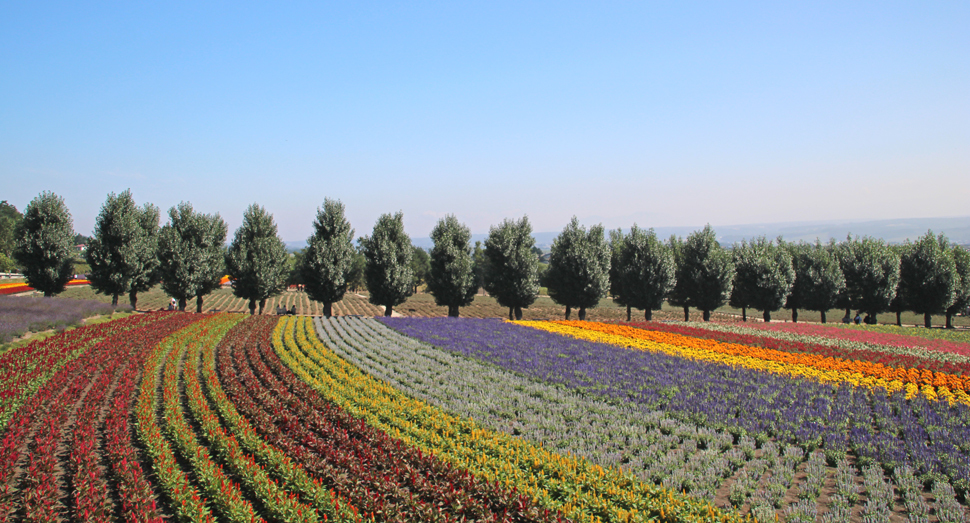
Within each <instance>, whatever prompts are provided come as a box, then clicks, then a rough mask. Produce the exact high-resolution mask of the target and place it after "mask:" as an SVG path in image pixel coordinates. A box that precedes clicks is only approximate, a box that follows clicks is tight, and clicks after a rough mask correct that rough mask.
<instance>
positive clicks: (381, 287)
mask: <svg viewBox="0 0 970 523" xmlns="http://www.w3.org/2000/svg"><path fill="white" fill-rule="evenodd" d="M360 245H361V250H362V251H363V253H364V257H365V258H366V259H367V265H366V266H365V268H364V280H365V281H366V282H367V291H368V292H369V293H370V297H369V300H370V302H371V303H373V304H374V305H383V306H384V315H385V316H390V315H391V314H393V310H394V307H395V306H397V305H400V304H402V303H404V300H406V299H407V298H408V296H410V295H411V294H412V292H413V285H414V272H413V269H412V268H411V257H412V256H413V255H414V247H413V246H412V245H411V238H409V237H408V235H407V234H405V232H404V214H403V213H401V212H397V213H395V214H393V215H391V214H382V215H381V216H380V218H378V219H377V223H375V224H374V231H373V232H372V233H371V235H370V236H364V238H362V239H361V242H360Z"/></svg>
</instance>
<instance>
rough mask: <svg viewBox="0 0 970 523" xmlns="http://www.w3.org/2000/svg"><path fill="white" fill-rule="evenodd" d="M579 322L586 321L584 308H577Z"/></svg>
mask: <svg viewBox="0 0 970 523" xmlns="http://www.w3.org/2000/svg"><path fill="white" fill-rule="evenodd" d="M579 321H586V307H580V308H579Z"/></svg>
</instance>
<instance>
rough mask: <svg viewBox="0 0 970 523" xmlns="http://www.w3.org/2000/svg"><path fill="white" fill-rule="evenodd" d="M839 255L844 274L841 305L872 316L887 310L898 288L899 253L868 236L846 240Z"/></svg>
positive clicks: (837, 252) (840, 245)
mask: <svg viewBox="0 0 970 523" xmlns="http://www.w3.org/2000/svg"><path fill="white" fill-rule="evenodd" d="M836 254H837V256H838V259H839V266H840V267H841V268H842V273H843V274H844V275H845V291H844V298H843V299H842V300H841V303H843V304H844V306H845V307H846V308H847V309H857V310H859V311H862V312H866V313H868V314H871V315H872V316H873V317H875V316H876V315H877V314H878V313H880V312H883V311H886V310H888V309H889V304H890V303H891V302H892V300H893V298H894V297H895V296H896V288H897V287H898V286H899V262H900V257H899V254H898V253H896V251H895V250H894V249H892V248H891V247H889V246H888V245H886V243H885V242H883V241H882V240H877V239H875V238H870V237H868V236H866V237H863V238H862V239H859V238H856V239H853V238H852V237H851V236H850V237H848V238H846V241H845V242H843V243H841V244H839V247H838V249H836Z"/></svg>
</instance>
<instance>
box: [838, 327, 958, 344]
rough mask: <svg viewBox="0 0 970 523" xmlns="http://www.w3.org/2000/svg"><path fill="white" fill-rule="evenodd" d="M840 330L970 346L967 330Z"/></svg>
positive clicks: (875, 328)
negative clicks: (911, 337)
mask: <svg viewBox="0 0 970 523" xmlns="http://www.w3.org/2000/svg"><path fill="white" fill-rule="evenodd" d="M836 327H838V328H839V329H844V330H855V331H862V332H875V333H879V334H891V335H896V336H916V337H918V338H925V339H929V340H940V341H948V342H952V343H962V344H965V345H970V330H967V329H965V328H964V329H960V328H958V329H925V328H922V327H915V328H914V327H900V326H897V325H852V324H849V325H845V324H838V325H836Z"/></svg>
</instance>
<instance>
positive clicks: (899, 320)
mask: <svg viewBox="0 0 970 523" xmlns="http://www.w3.org/2000/svg"><path fill="white" fill-rule="evenodd" d="M902 316H903V313H902V312H901V311H896V326H897V327H902V326H903V317H902Z"/></svg>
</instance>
